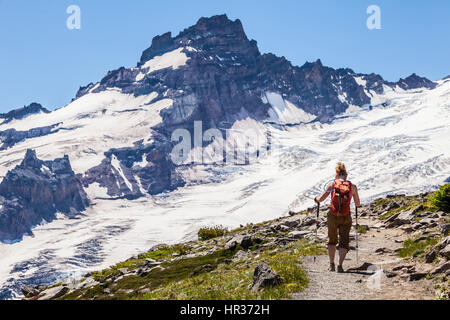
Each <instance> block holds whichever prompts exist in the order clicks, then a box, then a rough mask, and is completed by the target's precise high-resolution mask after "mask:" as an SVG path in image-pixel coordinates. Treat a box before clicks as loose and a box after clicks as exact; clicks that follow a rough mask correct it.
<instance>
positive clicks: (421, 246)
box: [398, 238, 439, 258]
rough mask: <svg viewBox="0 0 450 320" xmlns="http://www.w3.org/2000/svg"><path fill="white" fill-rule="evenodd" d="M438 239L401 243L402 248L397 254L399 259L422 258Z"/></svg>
mask: <svg viewBox="0 0 450 320" xmlns="http://www.w3.org/2000/svg"><path fill="white" fill-rule="evenodd" d="M438 241H439V239H437V238H431V239H426V240H419V241H418V239H408V240H406V241H404V242H403V248H402V249H401V250H400V251H399V252H398V255H399V257H401V258H411V257H413V258H417V257H423V256H425V254H426V253H427V252H428V251H429V249H431V248H432V247H433V246H434V245H435V244H436V243H438Z"/></svg>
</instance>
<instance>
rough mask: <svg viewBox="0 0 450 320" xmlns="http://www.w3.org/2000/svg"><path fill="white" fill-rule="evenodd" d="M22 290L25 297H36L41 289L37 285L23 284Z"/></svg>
mask: <svg viewBox="0 0 450 320" xmlns="http://www.w3.org/2000/svg"><path fill="white" fill-rule="evenodd" d="M21 291H22V293H23V295H24V296H25V297H34V296H37V295H38V294H39V290H38V289H37V288H36V287H31V286H27V285H23V286H22V288H21Z"/></svg>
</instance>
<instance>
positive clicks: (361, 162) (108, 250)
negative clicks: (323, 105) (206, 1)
mask: <svg viewBox="0 0 450 320" xmlns="http://www.w3.org/2000/svg"><path fill="white" fill-rule="evenodd" d="M184 62H185V61H180V62H177V63H184ZM175 66H176V64H175ZM358 81H361V80H358ZM435 83H436V87H435V88H434V89H425V88H422V89H412V90H404V89H401V88H399V87H397V88H390V87H389V88H385V90H384V92H383V93H381V94H380V93H376V92H368V93H369V96H371V97H372V98H371V100H372V101H371V105H370V106H361V107H358V108H355V107H352V106H350V107H349V108H348V109H347V111H346V112H345V113H342V114H340V115H337V116H336V117H335V119H334V120H333V121H331V122H329V123H321V122H319V121H314V117H313V116H311V115H309V114H307V113H305V112H304V111H303V110H301V109H298V112H295V111H296V110H295V109H296V108H297V107H296V106H295V105H294V104H292V103H290V102H289V104H287V103H286V102H285V103H284V105H281V106H280V104H281V102H280V101H283V100H282V99H281V98H280V97H281V95H279V94H277V93H276V92H272V93H270V94H269V97H268V100H271V101H272V103H273V104H274V106H273V108H276V109H274V110H273V111H272V115H273V118H272V119H271V120H270V121H269V122H266V123H260V122H257V123H256V124H255V123H254V120H250V119H248V120H243V121H242V122H237V123H235V126H236V127H237V128H246V127H248V126H253V125H254V126H256V127H257V128H258V129H260V130H264V131H265V132H270V136H271V137H272V139H275V140H276V141H277V143H278V145H279V148H278V149H276V150H275V152H273V153H271V154H268V155H267V156H265V157H261V158H258V159H257V161H255V162H252V163H250V164H249V165H238V164H236V165H234V164H228V165H227V164H225V165H220V166H217V165H216V166H214V165H210V164H200V165H197V166H189V167H185V168H181V172H182V174H183V177H184V178H185V179H186V181H187V185H186V186H185V187H182V188H179V189H177V190H175V191H171V192H163V193H160V194H157V195H153V196H150V195H146V196H144V197H141V198H138V199H134V200H127V199H112V198H109V197H108V195H107V193H106V190H105V189H104V188H102V187H101V186H99V185H98V184H95V183H94V184H91V185H90V186H89V187H88V188H86V192H87V194H88V196H89V199H90V200H91V202H92V205H91V206H90V207H89V208H88V209H87V210H86V211H85V212H83V214H82V215H80V216H77V217H72V218H68V217H65V216H60V217H59V219H57V220H55V221H53V222H51V223H49V224H42V225H39V226H36V227H35V228H34V229H33V236H25V237H24V238H23V240H22V241H21V242H16V243H11V244H0V255H1V256H2V262H1V264H0V283H1V289H0V298H1V299H11V298H19V297H21V293H20V287H21V285H22V284H38V283H52V282H56V281H59V280H63V279H67V278H70V277H79V276H82V275H83V274H85V273H87V272H89V271H94V270H99V269H102V268H105V267H108V266H110V265H112V264H114V263H116V262H119V261H121V260H124V259H127V258H129V257H130V256H132V255H135V254H138V253H141V252H143V251H146V250H148V249H149V248H150V247H152V246H153V245H155V244H160V243H167V244H170V243H176V242H181V241H188V240H192V239H195V238H196V234H197V230H198V229H199V228H200V227H203V226H211V225H223V226H226V227H230V228H233V227H237V226H239V225H241V224H243V225H245V224H247V223H257V222H260V221H264V220H268V219H274V218H277V217H280V216H283V215H287V214H288V212H289V211H291V210H293V211H295V210H301V209H305V208H308V207H311V206H313V198H314V196H315V195H317V194H318V193H319V192H321V191H322V189H323V186H324V185H325V184H326V183H327V181H329V180H330V179H332V178H333V172H334V166H335V163H336V162H337V161H342V162H344V163H345V164H346V166H347V168H348V171H349V179H350V180H351V181H352V182H353V183H355V184H356V185H357V186H358V189H359V190H360V196H361V199H362V201H363V202H368V201H370V200H372V199H374V198H378V197H381V196H384V195H386V194H391V193H407V194H411V193H420V192H426V191H430V190H434V189H436V187H437V186H438V185H439V184H442V183H444V181H448V178H449V177H450V170H449V169H450V139H449V137H450V79H446V80H440V81H436V82H435ZM94 88H95V87H94ZM91 91H95V89H91ZM155 97H156V94H152V93H150V94H147V95H142V96H138V97H136V96H133V95H128V94H124V93H121V91H120V90H119V89H117V90H115V89H109V90H105V91H101V92H90V93H88V94H86V95H84V96H83V97H81V98H80V99H77V100H75V101H74V102H72V103H71V104H69V105H68V106H66V107H64V108H61V109H59V110H57V111H54V112H52V113H50V114H36V115H32V116H30V117H28V118H27V119H25V120H13V121H11V122H8V123H5V124H3V123H2V124H0V129H1V130H5V129H7V128H15V129H21V130H27V129H30V128H32V127H36V126H38V125H39V126H47V125H53V124H55V123H59V126H61V127H62V128H64V130H60V131H58V132H57V133H54V134H52V135H51V136H43V137H38V138H32V139H28V140H25V141H23V142H21V143H18V144H17V145H15V146H13V147H12V148H9V149H7V150H5V151H2V157H1V161H0V163H1V166H0V167H1V172H0V175H1V176H4V174H5V172H6V171H7V170H9V169H10V168H12V167H14V165H15V164H17V163H18V162H20V160H21V159H22V158H23V154H25V152H26V150H27V149H28V148H31V147H32V148H34V149H35V150H36V153H37V155H38V156H39V157H42V158H44V159H53V158H56V157H61V156H62V155H63V154H68V155H69V158H70V160H71V162H72V166H73V169H74V171H75V172H77V173H83V172H85V171H86V170H87V169H89V168H91V167H92V166H94V165H97V164H99V163H100V162H101V160H102V159H103V153H104V152H106V151H107V150H109V149H110V148H112V147H125V146H130V145H131V144H132V143H133V142H134V141H136V140H138V139H143V138H144V139H148V140H151V139H152V136H151V134H150V133H149V131H148V128H149V127H151V126H153V125H156V124H158V123H160V122H161V117H160V115H159V112H160V111H161V110H162V109H165V108H168V107H170V106H171V105H172V101H171V100H170V99H163V100H158V101H157V102H153V100H154V99H155ZM269 102H270V101H269ZM283 108H285V109H283ZM286 108H287V109H286ZM292 114H294V115H295V117H296V121H298V122H300V123H297V124H289V123H288V122H287V121H288V120H289V116H292ZM276 121H279V122H278V123H276ZM287 124H289V125H287ZM225 143H227V141H225ZM145 161H146V160H145V158H144V159H143V160H142V162H143V163H142V164H141V165H145ZM114 165H115V166H116V167H118V168H120V166H119V165H118V164H117V163H116V161H115V160H114ZM121 174H122V175H123V173H122V172H121ZM124 180H126V178H124Z"/></svg>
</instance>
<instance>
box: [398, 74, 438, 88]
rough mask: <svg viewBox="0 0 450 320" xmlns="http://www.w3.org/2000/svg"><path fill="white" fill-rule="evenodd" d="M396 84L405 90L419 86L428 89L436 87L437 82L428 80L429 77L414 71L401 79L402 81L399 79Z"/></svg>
mask: <svg viewBox="0 0 450 320" xmlns="http://www.w3.org/2000/svg"><path fill="white" fill-rule="evenodd" d="M396 84H397V85H398V86H399V87H400V88H402V89H404V90H409V89H417V88H427V89H434V88H436V83H434V82H433V81H430V80H428V79H427V78H423V77H419V76H418V75H416V74H415V73H413V74H412V75H410V76H409V77H407V78H406V79H400V81H398V82H397V83H396Z"/></svg>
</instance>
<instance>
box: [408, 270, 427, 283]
mask: <svg viewBox="0 0 450 320" xmlns="http://www.w3.org/2000/svg"><path fill="white" fill-rule="evenodd" d="M426 276H427V274H426V273H425V272H415V273H411V274H410V275H409V278H408V279H409V281H417V280H421V279H423V278H425V277H426Z"/></svg>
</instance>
